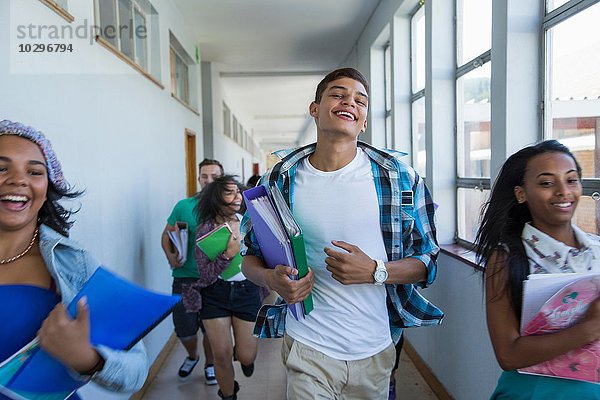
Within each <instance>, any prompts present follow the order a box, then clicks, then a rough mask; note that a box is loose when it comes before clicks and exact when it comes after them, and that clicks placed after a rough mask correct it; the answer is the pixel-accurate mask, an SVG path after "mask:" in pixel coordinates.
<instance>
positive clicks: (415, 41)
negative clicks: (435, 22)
mask: <svg viewBox="0 0 600 400" xmlns="http://www.w3.org/2000/svg"><path fill="white" fill-rule="evenodd" d="M411 54H412V63H411V64H412V92H413V94H414V93H417V92H418V91H420V90H423V89H425V7H421V8H420V9H419V11H417V12H416V13H415V15H414V16H413V18H412V21H411Z"/></svg>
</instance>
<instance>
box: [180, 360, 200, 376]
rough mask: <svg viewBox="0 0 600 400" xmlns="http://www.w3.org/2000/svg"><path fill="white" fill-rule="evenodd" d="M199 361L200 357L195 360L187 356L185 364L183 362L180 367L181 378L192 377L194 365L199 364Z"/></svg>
mask: <svg viewBox="0 0 600 400" xmlns="http://www.w3.org/2000/svg"><path fill="white" fill-rule="evenodd" d="M198 361H200V359H199V358H196V359H195V360H193V359H191V358H189V357H186V358H185V361H184V362H183V364H181V367H179V372H178V375H179V379H181V380H182V381H185V380H187V379H188V378H189V377H190V374H191V373H192V371H193V370H194V367H195V366H196V364H198Z"/></svg>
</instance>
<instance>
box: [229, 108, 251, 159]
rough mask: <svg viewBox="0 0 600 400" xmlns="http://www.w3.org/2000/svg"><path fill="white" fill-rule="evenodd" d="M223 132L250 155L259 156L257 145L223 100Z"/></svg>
mask: <svg viewBox="0 0 600 400" xmlns="http://www.w3.org/2000/svg"><path fill="white" fill-rule="evenodd" d="M223 133H224V135H225V136H227V137H228V138H230V139H231V140H233V141H234V142H236V143H237V144H238V145H240V147H242V148H243V149H244V150H246V151H247V152H249V153H250V154H252V156H257V157H258V156H259V153H258V145H257V144H256V143H255V142H254V139H253V138H252V136H251V135H249V134H248V131H247V130H246V129H245V128H244V127H243V126H242V124H241V123H239V122H238V120H237V118H236V116H235V115H233V114H232V113H231V110H230V109H229V107H228V106H227V104H225V102H223ZM255 153H256V154H255Z"/></svg>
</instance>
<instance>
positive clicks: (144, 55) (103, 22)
mask: <svg viewBox="0 0 600 400" xmlns="http://www.w3.org/2000/svg"><path fill="white" fill-rule="evenodd" d="M42 2H44V3H45V4H47V5H49V6H50V7H51V8H53V9H55V10H58V11H61V12H64V13H65V14H67V15H69V16H70V14H68V10H69V2H68V0H42ZM94 7H95V19H96V21H95V23H96V26H99V27H100V29H99V31H98V37H97V38H96V39H97V40H98V41H99V42H100V43H101V44H103V45H104V46H106V47H108V48H109V49H110V50H111V51H113V52H115V53H116V54H117V55H118V56H119V57H121V58H122V59H124V60H125V61H127V62H128V63H129V64H131V65H132V66H133V67H134V68H136V69H138V70H139V71H140V72H142V73H143V74H144V75H146V76H147V77H148V78H150V79H151V80H153V81H154V82H155V83H157V84H158V85H159V86H161V87H162V85H161V84H160V76H161V66H160V40H159V19H158V13H157V11H156V9H155V8H154V7H153V6H152V4H151V3H150V2H149V1H148V0H96V1H95V2H94ZM69 19H72V17H71V18H69ZM169 44H170V66H171V76H170V78H171V79H170V81H171V93H172V95H173V97H175V98H176V99H177V100H179V101H180V102H182V103H183V104H184V105H185V106H186V107H188V108H190V109H191V110H192V111H193V112H195V113H198V111H197V103H198V101H197V98H196V96H197V88H198V86H197V84H196V82H195V80H194V79H192V77H193V74H191V73H190V71H191V70H193V68H195V65H196V64H197V62H196V61H194V59H193V58H192V57H191V56H190V55H189V53H188V52H186V51H185V49H184V48H183V46H182V45H181V44H180V43H179V41H178V40H177V38H176V37H175V36H174V35H173V33H171V32H170V33H169Z"/></svg>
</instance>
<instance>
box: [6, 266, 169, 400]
mask: <svg viewBox="0 0 600 400" xmlns="http://www.w3.org/2000/svg"><path fill="white" fill-rule="evenodd" d="M83 296H86V298H87V304H88V308H89V313H90V342H91V343H92V345H104V346H107V347H110V348H112V349H115V350H129V349H131V348H132V347H133V346H134V345H135V344H136V343H137V342H138V341H139V340H141V339H142V338H143V337H144V336H145V335H146V334H147V333H148V332H150V331H151V330H152V329H153V328H154V327H155V326H156V325H158V324H159V323H160V322H161V321H162V320H163V319H164V318H165V317H166V316H167V315H169V314H170V312H171V310H172V309H173V307H175V305H176V304H177V303H178V302H179V301H180V300H181V297H180V296H177V295H175V296H171V295H164V294H159V293H155V292H152V291H149V290H146V289H144V288H143V287H141V286H137V285H135V284H133V283H131V282H129V281H126V280H124V279H122V278H120V277H118V276H116V275H114V274H113V273H111V272H109V271H108V270H106V269H105V268H103V267H100V268H98V269H97V270H96V271H95V272H94V274H93V275H92V276H91V277H90V278H89V279H88V281H87V282H86V283H85V284H84V286H83V287H82V289H81V290H80V292H79V293H78V294H77V296H75V298H74V299H73V301H72V302H71V303H70V304H69V306H68V307H67V312H68V313H69V314H70V315H71V316H72V317H73V318H75V316H76V313H77V302H78V301H79V299H81V298H82V297H83ZM71 374H72V371H70V370H69V369H68V368H67V367H65V366H63V365H62V364H61V363H60V362H59V361H58V360H56V359H55V358H53V357H52V356H50V355H49V354H48V353H46V352H45V351H44V350H42V349H41V348H40V347H39V345H38V344H37V339H34V340H33V341H32V342H30V343H29V344H28V345H27V346H25V347H24V348H23V349H21V350H20V351H19V352H18V353H16V354H15V355H13V356H12V357H10V358H9V359H8V360H6V361H4V362H3V363H2V364H1V365H0V393H2V394H4V395H6V396H9V397H10V398H14V399H32V400H37V399H39V400H42V399H43V400H63V399H66V398H68V397H69V396H70V395H71V394H72V393H73V392H74V391H75V390H77V389H78V388H79V387H81V386H83V385H84V384H85V383H87V382H84V381H79V380H76V379H74V378H73V377H72V375H71Z"/></svg>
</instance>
